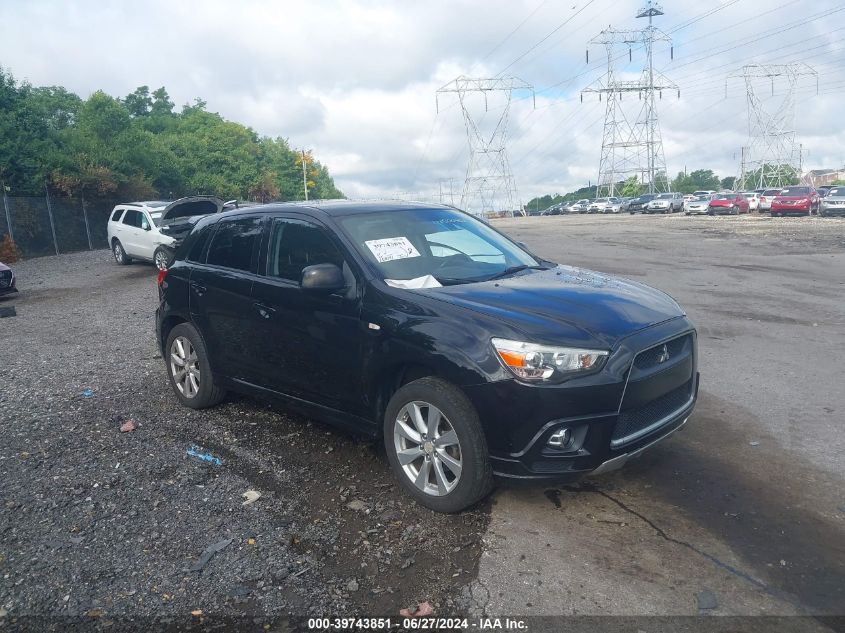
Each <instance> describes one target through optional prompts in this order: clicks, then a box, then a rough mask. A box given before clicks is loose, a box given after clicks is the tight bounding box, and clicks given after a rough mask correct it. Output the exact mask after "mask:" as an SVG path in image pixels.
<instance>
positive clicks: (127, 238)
mask: <svg viewBox="0 0 845 633" xmlns="http://www.w3.org/2000/svg"><path fill="white" fill-rule="evenodd" d="M237 206H238V205H237V203H236V202H235V201H234V200H230V201H229V202H223V201H222V200H220V199H219V198H215V197H213V196H189V197H187V198H180V199H179V200H176V201H174V202H164V201H160V200H153V201H146V202H127V203H124V204H119V205H117V206H115V208H114V210H113V211H112V213H111V216H110V217H109V222H108V229H107V233H108V238H109V247H110V248H111V251H112V254H113V255H114V260H115V261H116V262H117V263H118V264H122V265H126V264H131V263H132V260H133V259H139V260H143V261H148V262H153V263H154V264H155V265H156V268H158V269H159V270H164V269H166V268H167V267H168V266H169V265H170V262H171V260H172V259H173V252H174V250H175V249H176V246H177V245H178V242H179V241H180V240H181V238H183V237H184V236H185V235H187V233H189V232H190V230H191V229H192V228H193V225H194V223H195V221H196V219H197V218H199V217H202V216H204V215H208V214H210V213H219V212H220V211H224V210H226V209H230V208H232V209H233V208H236V207H237Z"/></svg>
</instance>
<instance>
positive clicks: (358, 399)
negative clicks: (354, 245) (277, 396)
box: [252, 214, 365, 415]
mask: <svg viewBox="0 0 845 633" xmlns="http://www.w3.org/2000/svg"><path fill="white" fill-rule="evenodd" d="M268 233H269V237H268V240H267V246H266V248H265V249H264V252H265V254H263V256H262V264H263V266H262V272H263V273H264V274H263V275H262V276H261V277H260V278H259V279H257V280H256V281H255V283H254V285H253V291H252V296H253V301H254V305H253V310H254V311H255V312H254V314H255V317H256V323H257V324H258V325H257V329H256V333H257V336H259V337H260V338H261V340H262V341H263V342H264V346H263V350H262V356H263V358H262V364H263V370H262V371H261V372H260V378H259V379H260V380H261V381H262V382H261V384H262V386H264V387H267V388H269V389H273V390H274V391H278V392H281V393H285V394H288V395H292V396H295V397H298V398H302V399H305V400H308V401H311V402H316V403H318V404H322V405H324V406H328V407H331V408H333V409H339V410H342V411H347V412H350V413H353V414H359V415H363V414H364V413H365V408H364V393H363V388H362V385H363V357H362V345H363V327H362V323H361V320H360V301H359V294H358V289H359V288H360V283H359V281H358V280H359V279H360V278H361V276H360V272H357V267H356V265H355V264H354V262H353V260H352V258H351V257H350V256H349V254H348V253H347V252H346V248H345V246H343V245H342V244H341V243H340V241H339V240H337V238H336V237H335V236H334V234H333V232H332V231H331V229H329V228H328V227H326V226H325V225H323V224H321V223H319V222H317V221H316V220H313V219H311V218H308V217H304V216H298V215H295V214H290V215H284V216H276V217H274V218H272V220H271V224H270V225H269V227H268ZM327 263H328V264H335V265H336V266H338V267H340V268H341V269H342V270H343V272H344V276H345V277H346V280H347V288H346V289H345V290H343V291H338V292H331V293H330V292H315V291H309V290H303V289H302V288H301V287H300V282H301V280H302V270H303V269H304V268H305V267H307V266H313V265H315V264H327ZM356 275H357V277H356Z"/></svg>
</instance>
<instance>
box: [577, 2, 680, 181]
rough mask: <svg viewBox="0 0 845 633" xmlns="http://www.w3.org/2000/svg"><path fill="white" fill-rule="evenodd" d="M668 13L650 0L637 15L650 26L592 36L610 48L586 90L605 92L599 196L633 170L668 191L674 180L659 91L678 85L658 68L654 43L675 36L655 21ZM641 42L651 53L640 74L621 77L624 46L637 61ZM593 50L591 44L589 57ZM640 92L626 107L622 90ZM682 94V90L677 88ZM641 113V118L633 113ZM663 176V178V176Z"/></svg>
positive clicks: (588, 91)
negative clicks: (618, 65)
mask: <svg viewBox="0 0 845 633" xmlns="http://www.w3.org/2000/svg"><path fill="white" fill-rule="evenodd" d="M658 15H663V9H662V8H661V7H660V5H658V4H655V3H653V2H652V1H651V0H649V1H648V4H647V5H646V6H645V7H644V8H642V9H640V11H639V12H638V13H637V17H638V18H646V17H647V18H648V26H647V27H645V28H644V29H640V30H619V29H612V28H610V27H608V28H607V29H605V30H604V31H602V32H601V33H599V34H598V35H597V36H596V37H594V38H593V39H592V40H590V44H601V45H603V46H604V47H605V50H606V53H607V73H606V74H605V75H604V76H603V77H602V78H601V79H599V80H598V81H597V82H596V83H595V84H593V85H591V86H589V87H587V88H585V89H584V90H582V91H581V101H583V100H584V93H590V92H592V93H598V95H599V100H601V99H602V95H604V96H605V100H606V102H607V105H606V106H605V116H604V131H603V133H602V142H601V159H600V161H599V178H598V187H597V191H596V195H597V196H599V197H604V196H614V195H618V194H619V193H620V192H619V191H618V188H619V183H620V182H623V181H625V180H626V179H627V178H629V177H631V176H637V180H639V182H641V183H644V184H646V185H647V187H648V191H649V193H655V192H658V191H661V192H662V191H667V190H668V187H669V181H668V178H667V175H666V158H665V156H664V154H663V140H662V138H661V136H660V123H659V122H658V120H657V106H656V103H655V97H656V96H657V97H658V98H661V99H662V98H663V92H662V91H663V90H672V91H677V90H678V86H677V85H676V84H675V83H674V82H672V81H670V80H669V79H668V78H667V77H665V76H664V75H663V74H662V73H660V72H658V71H656V70H654V61H653V49H654V43H655V42H661V41H662V42H669V43H671V41H672V40H671V39H670V38H669V36H668V35H666V34H665V33H664V32H663V31H661V30H660V29H658V28H657V27H655V26H654V25H653V24H652V20H653V18H654V17H655V16H658ZM637 44H639V45H642V47H643V49H644V50H645V53H646V64H645V67H644V68H643V70H642V72H641V74H640V77H639V78H638V79H636V80H633V81H631V80H621V79H619V78H618V77H617V72H616V67H615V62H616V61H617V60H618V59H619V58H620V57H621V56H620V55H619V54H618V53H619V51H620V49H621V48H622V47H623V46H627V47H628V61H629V62H630V61H632V59H633V55H632V47H633V46H634V45H637ZM622 56H624V54H623V55H622ZM589 59H590V53H589V49H588V50H587V61H588V62H589ZM626 93H630V94H631V96H632V97H633V94H634V93H636V94H637V97H638V100H637V101H636V102H634V103H639V106H638V107H637V108H634V109H631V108H630V107H629V109H628V110H627V113H626V110H625V109H623V104H622V101H623V95H625V94H626ZM678 96H679V97H680V92H678ZM629 113H630V114H634V113H636V118H634V117H629V116H628V114H629ZM661 175H662V178H658V176H661Z"/></svg>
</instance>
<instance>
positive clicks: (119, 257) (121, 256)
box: [111, 239, 132, 266]
mask: <svg viewBox="0 0 845 633" xmlns="http://www.w3.org/2000/svg"><path fill="white" fill-rule="evenodd" d="M111 254H112V255H114V261H116V262H117V263H118V264H119V265H120V266H127V265H129V264H131V263H132V259H131V258H130V257H129V256H128V255H127V254H126V251H125V250H124V249H123V244H121V243H120V240H118V239H115V240H114V243H113V244H112V248H111Z"/></svg>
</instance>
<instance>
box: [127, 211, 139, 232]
mask: <svg viewBox="0 0 845 633" xmlns="http://www.w3.org/2000/svg"><path fill="white" fill-rule="evenodd" d="M123 223H124V224H128V225H129V226H135V227H137V228H141V212H140V211H135V210H133V209H127V210H126V213H124V214H123Z"/></svg>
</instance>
